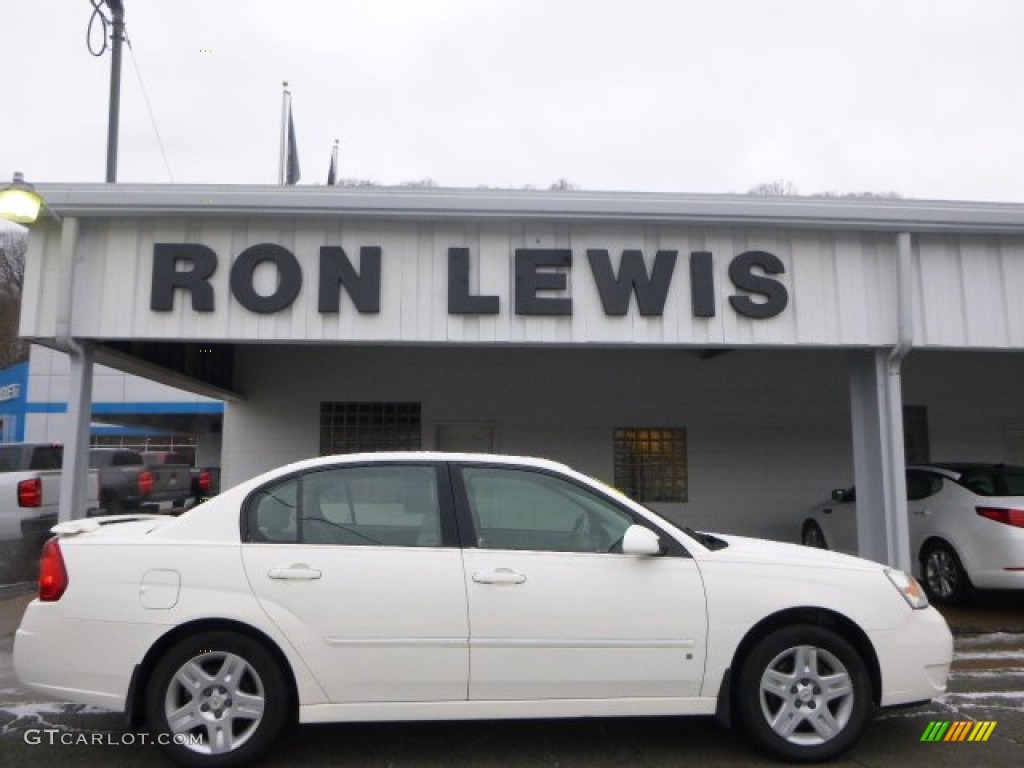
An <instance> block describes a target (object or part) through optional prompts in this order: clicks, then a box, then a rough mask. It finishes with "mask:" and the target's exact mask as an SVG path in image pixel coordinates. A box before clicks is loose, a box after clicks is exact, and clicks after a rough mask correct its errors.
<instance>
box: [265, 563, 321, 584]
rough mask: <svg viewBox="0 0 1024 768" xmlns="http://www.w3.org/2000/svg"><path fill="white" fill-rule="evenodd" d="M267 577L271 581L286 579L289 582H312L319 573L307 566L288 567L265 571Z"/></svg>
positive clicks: (318, 576) (317, 577)
mask: <svg viewBox="0 0 1024 768" xmlns="http://www.w3.org/2000/svg"><path fill="white" fill-rule="evenodd" d="M267 576H269V577H270V578H272V579H287V580H289V581H312V580H313V579H319V578H320V576H321V573H320V571H319V570H318V569H316V568H310V567H309V566H308V565H290V566H287V567H284V566H278V567H277V568H271V569H270V570H269V571H267Z"/></svg>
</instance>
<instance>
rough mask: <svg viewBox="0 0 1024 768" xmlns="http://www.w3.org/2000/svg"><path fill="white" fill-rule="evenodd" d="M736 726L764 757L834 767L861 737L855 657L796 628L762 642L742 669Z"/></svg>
mask: <svg viewBox="0 0 1024 768" xmlns="http://www.w3.org/2000/svg"><path fill="white" fill-rule="evenodd" d="M737 694H738V700H737V710H738V715H739V718H740V721H741V722H742V723H743V725H744V727H745V728H746V731H747V733H748V734H749V735H750V736H751V738H752V739H753V740H754V741H755V742H756V743H757V744H758V745H759V746H761V747H762V748H763V749H764V750H766V751H767V752H769V753H770V754H772V755H774V756H775V757H778V758H781V759H782V760H788V761H792V762H812V761H819V760H829V759H832V758H834V757H836V756H838V755H840V754H842V753H843V752H845V751H846V750H847V749H849V748H850V747H851V746H853V744H854V743H855V742H856V741H857V739H858V738H859V737H860V734H861V732H862V731H863V729H864V726H865V724H866V723H867V719H868V715H869V713H870V710H871V681H870V676H869V675H868V670H867V667H866V666H865V664H864V661H863V659H862V658H861V657H860V654H859V653H858V652H857V650H856V649H855V648H854V647H853V646H852V645H850V643H848V642H847V641H846V640H844V639H843V638H842V637H840V636H839V635H837V634H836V633H835V632H833V631H831V630H829V629H826V628H824V627H818V626H813V625H796V626H791V627H785V628H783V629H780V630H777V631H775V632H773V633H772V634H770V635H768V636H766V637H765V638H763V639H762V640H761V641H760V642H758V643H757V645H756V646H755V647H754V649H753V650H752V651H751V652H750V654H749V655H748V656H747V658H746V661H745V662H744V664H743V666H742V667H741V669H740V677H739V687H738V690H737Z"/></svg>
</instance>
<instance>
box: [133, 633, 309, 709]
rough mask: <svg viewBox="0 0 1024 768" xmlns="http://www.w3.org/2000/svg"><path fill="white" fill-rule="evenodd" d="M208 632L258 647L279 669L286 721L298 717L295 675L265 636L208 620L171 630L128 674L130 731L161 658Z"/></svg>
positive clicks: (297, 694)
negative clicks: (235, 637)
mask: <svg viewBox="0 0 1024 768" xmlns="http://www.w3.org/2000/svg"><path fill="white" fill-rule="evenodd" d="M210 631H214V632H235V633H237V634H239V635H243V636H245V637H248V638H249V639H251V640H254V641H255V642H257V643H259V644H260V645H262V646H263V647H264V648H265V649H266V650H267V651H268V652H269V653H270V655H271V656H273V657H274V660H275V661H276V662H277V663H278V665H279V666H280V669H281V673H282V675H283V676H284V679H285V684H286V686H287V691H288V708H289V710H290V711H289V717H290V718H295V717H296V715H297V713H298V702H299V692H298V686H297V684H296V682H295V672H294V670H293V669H292V666H291V664H290V663H289V662H288V658H287V657H286V656H285V654H284V652H283V651H282V650H281V648H280V647H279V646H278V644H277V643H276V642H274V641H273V640H272V639H271V638H270V637H268V636H267V635H266V633H264V632H262V631H260V630H258V629H256V628H255V627H253V626H251V625H249V624H246V623H244V622H241V621H235V620H233V619H219V618H208V619H196V620H194V621H190V622H187V623H185V624H181V625H179V626H176V627H174V628H173V629H171V630H170V631H169V632H167V633H166V634H164V635H163V636H161V637H160V639H158V640H157V641H156V642H155V643H153V645H152V647H151V648H150V649H149V650H148V651H147V652H146V655H145V656H144V657H143V659H142V661H141V662H140V663H139V664H138V665H136V667H135V669H134V671H133V672H132V678H131V683H130V684H129V686H128V695H127V697H126V699H125V708H124V711H125V715H126V716H127V719H128V725H129V727H130V728H132V729H138V728H140V727H142V726H143V724H144V722H145V719H146V713H145V710H146V689H147V688H148V687H149V682H150V678H151V677H152V675H153V670H154V669H155V668H156V665H157V664H158V663H159V661H160V659H161V658H162V657H163V655H164V654H165V653H166V652H167V651H168V650H169V649H170V648H171V647H172V646H174V644H175V643H177V642H178V641H180V640H182V639H183V638H185V637H188V636H189V635H193V634H196V633H199V632H210Z"/></svg>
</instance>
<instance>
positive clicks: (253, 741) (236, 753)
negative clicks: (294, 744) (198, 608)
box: [145, 631, 292, 768]
mask: <svg viewBox="0 0 1024 768" xmlns="http://www.w3.org/2000/svg"><path fill="white" fill-rule="evenodd" d="M239 698H243V701H242V702H239V700H238V699H239ZM145 704H146V722H147V724H148V726H149V729H150V732H151V733H152V734H153V735H154V737H155V738H157V739H158V743H159V746H160V749H162V750H163V751H164V753H165V754H166V755H167V756H168V757H170V758H171V759H172V760H173V761H174V762H176V763H177V764H178V765H184V766H192V767H193V768H211V767H214V766H215V767H216V768H226V767H227V766H239V765H250V764H251V763H252V762H253V761H255V760H256V759H257V758H258V757H259V756H260V755H262V754H263V753H264V752H265V751H266V750H267V749H268V748H269V747H270V745H271V744H272V743H273V741H274V739H276V738H277V736H278V734H279V733H280V732H281V729H282V728H283V727H284V725H285V724H286V723H287V722H288V720H289V719H290V716H291V711H292V708H291V702H290V698H289V695H288V686H287V685H286V682H285V676H284V672H283V671H282V670H281V668H280V665H279V664H278V662H277V661H276V660H275V659H274V657H273V656H272V655H271V654H270V652H268V651H267V649H266V648H264V646H263V645H261V644H260V643H258V642H256V641H255V640H252V639H251V638H248V637H246V636H244V635H239V634H236V633H233V632H224V631H211V632H200V633H198V634H195V635H192V636H190V637H187V638H185V639H183V640H181V641H179V642H178V643H177V644H175V645H174V646H173V647H172V648H171V649H170V650H169V651H167V653H165V654H164V655H163V657H162V658H161V659H160V660H159V661H158V662H157V665H156V667H155V668H154V669H153V674H152V675H151V676H150V679H149V684H148V686H147V688H146V701H145ZM175 711H178V712H180V713H181V718H173V717H172V716H171V715H172V713H173V712H175ZM185 718H188V720H186V719H185ZM172 720H173V721H175V722H172ZM192 723H194V725H192ZM225 726H227V727H225ZM215 737H216V738H217V739H224V740H226V743H223V744H221V748H223V749H224V751H218V750H215V749H212V748H211V745H210V740H211V739H214V738H215ZM176 738H177V740H178V741H179V742H180V741H181V740H182V739H186V738H188V739H191V738H199V739H200V743H198V744H183V743H175V741H176ZM215 746H216V745H215Z"/></svg>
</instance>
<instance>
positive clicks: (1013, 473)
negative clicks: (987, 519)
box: [958, 467, 1024, 496]
mask: <svg viewBox="0 0 1024 768" xmlns="http://www.w3.org/2000/svg"><path fill="white" fill-rule="evenodd" d="M958 482H959V483H960V484H961V485H962V486H964V487H965V488H967V489H968V490H969V491H971V492H972V493H976V494H977V495H978V496H1024V469H1020V468H1017V467H991V468H988V467H984V468H979V469H968V470H966V471H964V473H963V474H962V475H960V478H959V480H958Z"/></svg>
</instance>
